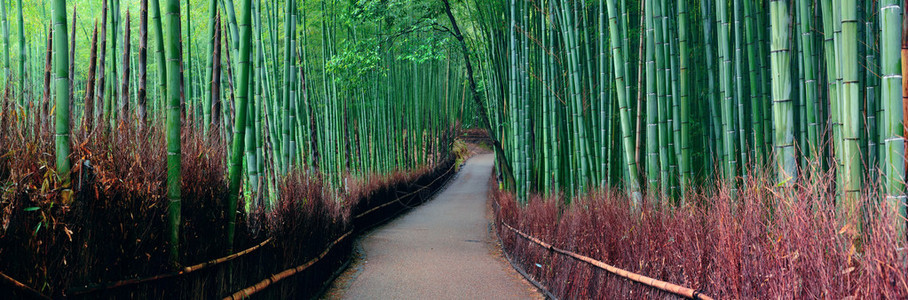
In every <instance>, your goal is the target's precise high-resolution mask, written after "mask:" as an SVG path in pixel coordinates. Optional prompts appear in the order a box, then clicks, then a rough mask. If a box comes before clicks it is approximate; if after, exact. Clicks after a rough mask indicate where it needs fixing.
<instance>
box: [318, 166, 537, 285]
mask: <svg viewBox="0 0 908 300" xmlns="http://www.w3.org/2000/svg"><path fill="white" fill-rule="evenodd" d="M493 159H494V156H493V155H491V154H483V155H477V156H474V157H473V158H471V159H470V160H469V161H467V163H466V165H465V166H464V167H463V169H461V171H460V173H459V174H458V175H457V177H455V179H454V181H453V182H452V183H451V184H450V185H449V186H448V187H447V188H446V189H445V190H444V191H442V192H441V193H440V194H438V195H436V196H435V198H434V199H433V200H431V201H429V202H427V203H425V204H423V205H422V206H419V207H417V208H415V209H413V210H412V211H410V212H408V213H407V214H405V215H403V216H400V217H399V218H398V219H396V220H393V221H391V222H390V223H388V224H387V225H384V226H382V227H379V228H377V229H375V230H374V231H372V232H371V233H369V234H367V235H365V236H364V237H363V238H362V239H361V240H360V241H359V244H360V246H361V249H359V250H358V252H360V253H359V256H360V257H359V259H357V261H356V262H354V263H353V265H351V267H350V268H349V269H348V270H347V271H346V272H345V273H344V274H343V275H341V276H340V277H339V278H338V279H337V280H336V281H335V282H334V284H333V286H332V287H331V289H330V290H329V291H328V292H327V293H326V294H325V298H329V299H540V298H541V296H540V295H539V293H538V292H537V291H536V290H535V289H534V288H533V286H531V285H530V284H529V283H527V282H526V281H524V280H523V278H521V277H520V275H519V274H517V272H516V271H514V270H513V269H511V267H510V265H508V263H507V261H505V260H504V259H503V258H502V257H501V251H500V249H499V248H498V247H497V239H496V238H495V237H494V235H493V234H492V233H491V232H490V231H489V219H488V215H487V213H488V211H487V209H486V204H487V198H488V191H489V188H488V181H489V176H490V174H491V169H492V164H493Z"/></svg>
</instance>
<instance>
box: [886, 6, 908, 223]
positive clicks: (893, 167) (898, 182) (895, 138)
mask: <svg viewBox="0 0 908 300" xmlns="http://www.w3.org/2000/svg"><path fill="white" fill-rule="evenodd" d="M900 2H901V1H899V0H884V1H882V2H881V3H880V67H881V73H880V76H881V85H880V87H881V88H882V91H881V96H880V103H881V105H882V107H883V109H884V111H883V114H882V117H883V121H882V126H880V139H881V140H882V141H883V147H884V151H885V152H883V153H885V155H884V157H882V158H881V159H882V163H881V166H882V168H883V176H884V177H883V178H884V180H883V182H882V184H883V191H884V193H885V201H886V205H887V207H889V209H891V210H892V211H895V212H898V214H896V215H893V222H895V223H896V224H897V225H896V228H897V230H899V236H904V234H905V221H904V220H905V219H904V218H905V217H906V215H908V214H906V211H905V198H906V197H905V168H904V167H903V166H904V157H905V138H904V137H902V131H903V127H902V120H903V119H902V118H903V117H904V115H903V114H904V112H903V110H902V109H903V105H904V104H903V102H902V99H901V98H902V88H903V87H902V70H901V55H900V51H901V43H900V42H901V39H902V37H901V34H902V32H901V31H902V18H903V17H904V16H902V7H901V6H900V5H899V4H900Z"/></svg>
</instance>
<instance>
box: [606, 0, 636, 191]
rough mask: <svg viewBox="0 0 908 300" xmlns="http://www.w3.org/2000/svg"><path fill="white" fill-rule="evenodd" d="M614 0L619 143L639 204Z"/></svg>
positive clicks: (612, 19) (612, 28) (612, 39)
mask: <svg viewBox="0 0 908 300" xmlns="http://www.w3.org/2000/svg"><path fill="white" fill-rule="evenodd" d="M615 1H617V0H608V3H607V6H606V7H607V8H608V15H609V17H608V18H609V22H608V23H609V26H608V31H609V38H610V42H611V47H612V60H613V62H614V63H612V67H613V68H614V69H615V86H617V87H619V88H617V89H616V91H617V93H618V113H619V114H620V116H619V118H620V119H621V120H620V122H621V145H622V149H624V161H625V162H627V176H628V182H627V184H628V190H629V191H630V193H631V195H632V199H633V201H634V203H633V204H634V206H639V204H640V187H639V185H638V182H639V179H638V178H637V163H636V160H634V139H633V136H632V135H633V132H632V131H633V129H631V117H630V109H629V107H628V102H629V101H628V95H627V89H624V88H620V87H624V86H625V82H624V81H625V80H626V78H625V70H624V67H625V64H624V60H625V56H624V52H622V50H623V48H622V47H621V44H620V39H619V37H618V24H617V23H618V21H617V14H618V12H617V8H616V4H615Z"/></svg>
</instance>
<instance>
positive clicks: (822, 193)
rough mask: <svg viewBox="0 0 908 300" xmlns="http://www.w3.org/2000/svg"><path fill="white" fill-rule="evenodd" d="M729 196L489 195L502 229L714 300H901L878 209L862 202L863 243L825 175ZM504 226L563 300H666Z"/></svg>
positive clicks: (898, 241) (522, 261)
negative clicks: (682, 199)
mask: <svg viewBox="0 0 908 300" xmlns="http://www.w3.org/2000/svg"><path fill="white" fill-rule="evenodd" d="M750 178H751V179H752V180H749V181H748V182H747V184H746V185H745V186H744V187H742V188H740V190H739V191H737V193H736V194H735V195H736V197H734V198H732V197H730V196H729V195H730V189H729V188H727V187H725V186H720V187H717V188H712V189H710V190H701V191H700V192H698V193H692V194H690V195H689V199H690V201H688V202H687V204H683V205H681V206H679V207H675V206H673V205H670V204H655V205H654V204H652V203H654V202H657V201H653V200H654V198H649V199H648V200H649V203H650V205H645V206H643V208H642V209H639V210H633V209H631V207H630V205H629V204H628V203H629V202H628V198H627V197H626V196H625V195H624V194H623V193H621V192H618V191H597V192H593V193H590V194H588V195H586V196H583V197H579V198H575V199H573V201H572V202H573V203H572V204H570V205H564V204H562V203H564V200H563V198H561V197H545V198H542V197H538V196H536V197H533V198H532V199H531V200H530V201H529V203H527V204H525V205H523V204H519V203H517V202H516V201H515V198H514V197H513V195H511V194H509V193H506V192H502V191H494V190H495V189H493V192H492V198H493V201H495V203H497V205H496V207H498V213H497V220H498V222H500V223H502V222H503V223H507V224H510V225H512V226H514V227H515V228H518V229H519V230H521V231H523V232H526V233H528V234H530V235H532V236H535V237H537V238H539V239H541V240H543V241H546V242H549V243H552V244H553V245H554V246H555V247H559V248H561V249H565V250H568V251H573V252H576V253H579V254H582V255H586V256H589V257H592V258H594V259H597V260H601V261H603V262H605V263H607V264H611V265H614V266H617V267H619V268H622V269H625V270H629V271H631V272H635V273H639V274H643V275H646V276H650V277H654V278H657V279H660V280H664V281H668V282H672V283H675V284H679V285H682V286H687V287H690V288H693V289H698V290H701V291H703V292H704V293H706V294H707V295H710V296H714V297H718V298H731V299H738V298H751V299H753V298H756V299H792V298H833V299H840V298H845V297H849V296H855V297H857V298H890V299H892V298H895V299H904V298H906V297H908V284H906V282H908V276H906V275H908V274H906V272H908V264H906V261H905V255H906V253H905V249H904V248H899V247H904V245H905V237H903V236H897V234H896V231H895V229H894V226H893V224H892V223H890V222H888V221H886V220H890V218H889V212H888V211H886V210H884V209H883V208H884V206H883V205H882V201H881V200H880V199H881V198H880V197H878V196H876V195H874V194H873V193H871V192H869V191H868V192H865V193H864V194H863V196H862V198H861V200H860V203H859V205H862V206H863V207H865V208H866V209H865V218H864V222H863V223H862V224H863V226H862V227H861V231H860V232H861V233H860V234H858V232H859V231H858V229H856V228H855V227H856V226H852V225H844V224H847V223H848V222H846V220H845V219H844V218H843V217H842V216H840V215H839V214H837V213H836V210H835V208H834V205H833V204H832V203H834V200H835V197H834V194H832V193H829V192H828V191H830V190H831V188H832V186H831V185H832V184H833V182H834V180H830V179H831V178H833V177H832V174H829V173H817V174H814V175H810V176H809V177H808V178H805V179H804V180H803V181H802V182H801V184H800V185H798V186H796V187H794V188H792V189H791V190H789V191H788V192H787V193H786V192H783V191H781V190H779V189H778V188H775V187H774V185H772V184H771V182H772V180H768V179H767V178H763V177H760V176H753V177H750ZM500 223H499V226H497V228H498V232H499V234H500V237H501V240H502V243H503V246H504V248H505V250H506V251H507V252H509V253H510V254H511V257H512V258H514V260H515V262H516V263H518V264H519V265H521V266H522V267H523V268H524V269H525V270H526V271H527V272H528V273H530V274H531V276H533V277H534V278H535V279H536V280H538V281H540V282H542V283H543V284H544V285H545V286H546V287H547V288H548V289H549V290H550V291H551V292H552V293H554V294H555V295H557V296H558V297H561V298H566V299H577V298H579V299H590V298H599V299H602V298H614V297H620V298H662V297H664V296H665V295H664V294H662V293H661V292H658V291H655V290H653V289H650V288H647V287H644V286H642V285H640V284H636V283H632V282H630V281H627V280H625V279H622V278H619V277H617V276H614V275H612V274H609V273H607V272H605V271H603V270H598V269H593V268H592V267H591V266H589V265H587V264H584V263H581V262H578V261H576V260H573V259H571V258H568V257H565V256H561V255H558V254H555V253H551V252H549V251H547V250H544V249H542V248H541V247H539V246H537V245H535V244H532V243H530V242H528V241H527V240H525V239H522V238H520V237H518V236H517V235H515V234H514V233H513V232H511V231H509V230H508V229H506V228H505V227H503V226H501V225H500Z"/></svg>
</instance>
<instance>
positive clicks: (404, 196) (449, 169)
mask: <svg viewBox="0 0 908 300" xmlns="http://www.w3.org/2000/svg"><path fill="white" fill-rule="evenodd" d="M456 165H457V164H453V163H452V164H451V167H449V168H448V170H447V171H445V172H444V173H441V175H439V176H438V177H436V178H435V180H432V182H430V183H429V184H427V185H425V186H423V187H421V188H419V189H416V190H415V191H412V192H409V193H406V194H404V195H403V196H400V197H397V198H395V199H394V200H393V201H388V202H387V203H385V204H382V205H379V206H376V207H373V208H372V209H369V210H367V211H365V212H363V213H361V214H358V215H356V216H354V217H353V218H354V219H359V218H361V217H362V216H365V215H367V214H369V213H371V212H373V211H375V210H378V209H380V208H383V207H385V206H388V205H391V204H393V203H397V202H400V200H401V199H404V198H407V197H410V196H412V195H414V194H416V193H419V192H421V191H422V190H424V189H426V188H428V187H430V186H432V185H433V184H435V182H438V180H439V179H441V178H442V177H444V176H445V175H447V174H448V173H450V172H451V171H452V170H454V167H455V166H456ZM400 203H401V204H403V202H400Z"/></svg>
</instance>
